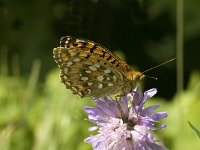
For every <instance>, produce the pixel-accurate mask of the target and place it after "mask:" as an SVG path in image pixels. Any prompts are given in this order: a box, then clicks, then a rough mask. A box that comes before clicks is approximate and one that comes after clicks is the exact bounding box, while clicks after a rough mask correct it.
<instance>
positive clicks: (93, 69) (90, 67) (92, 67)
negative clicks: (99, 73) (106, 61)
mask: <svg viewBox="0 0 200 150" xmlns="http://www.w3.org/2000/svg"><path fill="white" fill-rule="evenodd" d="M89 69H90V70H92V71H96V70H97V68H96V67H94V66H89Z"/></svg>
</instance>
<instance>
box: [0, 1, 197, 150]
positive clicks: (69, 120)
mask: <svg viewBox="0 0 200 150" xmlns="http://www.w3.org/2000/svg"><path fill="white" fill-rule="evenodd" d="M178 1H179V0H178ZM199 5H200V1H195V0H191V1H184V13H183V15H184V22H183V26H184V39H183V41H184V44H183V47H184V53H183V55H184V57H183V60H184V64H183V65H184V80H183V81H182V82H183V83H184V91H183V92H177V90H176V89H177V75H176V73H177V68H176V62H172V63H170V64H167V65H165V66H162V67H160V68H158V69H156V70H152V71H150V72H148V73H146V74H147V75H149V76H154V77H158V80H156V81H155V80H152V79H148V78H146V79H145V80H144V81H143V87H144V89H150V88H154V87H155V88H157V89H158V93H157V95H156V96H155V98H154V99H152V100H151V101H150V102H149V103H150V104H151V105H152V104H156V103H158V104H160V106H161V107H160V109H159V111H166V112H167V113H168V114H169V117H168V118H167V119H164V121H163V122H164V123H166V124H167V128H166V129H165V130H163V131H157V132H155V134H156V135H157V136H158V138H159V139H161V140H163V144H164V145H165V146H166V147H167V148H169V149H173V150H179V149H198V147H199V138H198V136H197V135H196V134H195V133H194V131H193V130H192V129H191V128H190V126H189V125H188V121H190V122H191V123H192V124H193V125H194V126H196V127H197V128H200V121H199V117H198V115H199V111H198V110H199V107H200V73H199V69H200V63H199V56H200V51H199V48H198V47H199V40H200V36H199V35H200V30H199V27H200V20H199V18H200V11H199ZM176 10H177V4H176V1H174V0H162V1H158V0H148V1H145V0H141V1H140V0H57V1H55V0H49V1H48V0H32V1H25V0H19V1H14V0H1V1H0V52H1V53H0V149H3V150H4V149H5V150H8V149H9V150H10V149H11V150H13V149H14V150H18V149H19V150H21V149H24V150H29V149H33V150H44V149H48V150H57V149H59V150H60V149H61V150H62V149H69V150H71V149H72V150H85V149H91V147H90V146H89V145H88V144H86V143H84V142H83V140H84V139H85V138H86V137H88V136H89V135H90V133H89V132H88V130H87V129H88V127H90V126H92V124H90V123H88V122H87V121H86V120H85V119H86V118H87V115H86V114H85V113H84V111H83V107H84V106H85V105H89V106H91V105H94V104H93V103H92V102H91V100H89V99H81V98H79V97H78V96H76V95H72V93H71V91H70V90H66V89H65V87H64V85H62V84H61V83H60V79H59V69H58V68H57V65H56V64H55V62H54V60H53V57H52V50H53V48H54V47H57V46H59V40H60V38H61V37H62V36H66V35H71V36H78V37H84V38H87V39H90V40H93V41H95V42H97V43H100V44H102V45H103V46H105V47H107V48H109V49H110V50H111V51H113V52H115V53H117V54H119V55H120V56H122V57H124V58H125V59H126V61H127V62H128V64H130V65H131V66H133V67H134V68H136V69H138V70H140V71H144V70H146V69H149V68H151V67H153V66H155V65H158V64H161V63H162V62H164V61H167V60H169V59H171V58H174V57H177V55H176V54H177V48H176V45H177V40H176V36H177V27H176V23H177V18H176V15H177V14H176ZM177 59H179V58H177ZM147 105H148V104H147Z"/></svg>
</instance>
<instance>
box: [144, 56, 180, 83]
mask: <svg viewBox="0 0 200 150" xmlns="http://www.w3.org/2000/svg"><path fill="white" fill-rule="evenodd" d="M174 60H176V58H172V59H170V60H168V61H166V62H164V63H162V64H159V65H157V66H155V67H152V68H150V69H147V70H145V71H143V72H142V73H143V74H144V73H146V72H149V71H150V70H153V69H156V68H158V67H160V66H163V65H165V64H168V63H170V62H172V61H174ZM145 76H146V75H145ZM146 77H148V78H154V79H156V80H157V78H155V77H149V76H146Z"/></svg>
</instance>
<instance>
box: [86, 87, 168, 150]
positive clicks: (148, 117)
mask: <svg viewBox="0 0 200 150" xmlns="http://www.w3.org/2000/svg"><path fill="white" fill-rule="evenodd" d="M156 92H157V90H156V89H150V90H148V91H146V92H144V94H143V93H142V92H141V89H140V88H136V89H135V90H134V91H133V92H132V93H129V94H127V95H126V96H124V97H122V98H121V99H120V100H118V101H116V100H112V98H109V97H104V98H103V99H97V100H96V107H95V108H92V107H88V106H87V107H85V108H84V110H85V112H86V113H87V114H88V120H89V121H90V122H92V123H94V124H96V126H95V127H91V128H90V129H89V130H90V131H93V130H96V129H98V132H99V133H98V134H97V135H93V136H90V137H88V138H86V139H85V142H87V143H89V144H91V145H92V147H93V149H94V150H164V149H165V148H164V147H163V146H161V145H158V144H157V142H159V141H158V140H156V139H155V138H154V136H153V134H152V133H150V132H149V131H150V130H160V129H163V128H165V127H166V126H165V125H164V124H163V125H161V126H160V127H159V128H156V127H155V126H154V124H155V123H157V122H159V121H160V120H161V119H163V118H165V117H167V113H165V112H158V113H155V114H152V113H153V111H154V110H155V109H157V108H158V107H159V106H158V105H153V106H150V107H147V108H144V107H143V105H144V103H145V102H146V101H147V100H148V99H150V98H151V97H152V96H153V95H155V94H156Z"/></svg>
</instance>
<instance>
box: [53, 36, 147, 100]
mask: <svg viewBox="0 0 200 150" xmlns="http://www.w3.org/2000/svg"><path fill="white" fill-rule="evenodd" d="M53 57H54V59H55V61H56V63H57V64H58V67H59V68H60V70H61V73H60V77H61V82H63V83H64V84H65V86H66V88H68V89H71V90H72V91H73V93H74V94H78V95H79V96H80V97H89V98H92V99H96V98H101V97H104V96H108V95H113V94H119V95H125V94H127V93H128V92H130V91H132V90H133V89H134V88H135V86H136V84H137V83H138V81H140V80H141V79H142V78H144V76H145V75H144V74H143V73H141V72H139V71H135V70H133V69H132V68H131V67H130V66H129V65H128V64H127V63H126V62H125V61H123V60H122V59H120V58H119V57H118V56H116V55H114V54H113V53H112V52H111V51H109V50H108V49H106V48H105V47H103V46H101V45H100V44H97V43H95V42H93V41H90V40H86V39H82V38H73V37H71V36H65V37H62V38H61V40H60V47H57V48H54V49H53Z"/></svg>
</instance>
